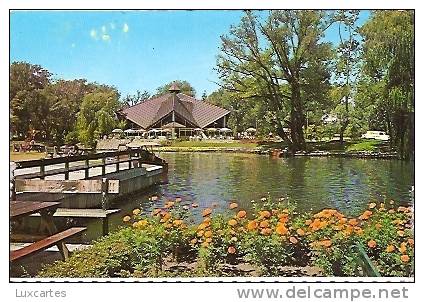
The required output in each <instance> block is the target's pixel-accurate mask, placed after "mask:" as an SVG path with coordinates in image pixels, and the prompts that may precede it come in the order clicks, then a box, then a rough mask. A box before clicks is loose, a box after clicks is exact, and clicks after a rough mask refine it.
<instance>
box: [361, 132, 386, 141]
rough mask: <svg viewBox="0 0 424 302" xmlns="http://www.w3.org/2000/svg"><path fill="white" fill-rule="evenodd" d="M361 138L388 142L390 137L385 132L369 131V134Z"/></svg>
mask: <svg viewBox="0 0 424 302" xmlns="http://www.w3.org/2000/svg"><path fill="white" fill-rule="evenodd" d="M361 138H365V139H376V140H380V141H388V140H389V139H390V136H389V135H387V134H386V132H384V131H367V133H365V134H362V136H361Z"/></svg>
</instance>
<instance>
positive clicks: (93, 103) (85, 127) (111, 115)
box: [76, 91, 119, 147]
mask: <svg viewBox="0 0 424 302" xmlns="http://www.w3.org/2000/svg"><path fill="white" fill-rule="evenodd" d="M118 109H119V102H118V94H117V93H116V92H115V91H110V92H93V93H90V94H87V95H86V96H84V98H83V101H82V104H81V108H80V111H79V113H78V118H77V127H76V132H77V137H78V139H79V141H80V142H82V143H83V144H84V145H86V146H90V147H94V146H95V144H96V139H98V138H100V137H101V136H102V135H105V134H109V133H110V132H111V131H112V130H113V129H114V128H115V127H116V125H117V124H118V121H117V118H116V111H117V110H118Z"/></svg>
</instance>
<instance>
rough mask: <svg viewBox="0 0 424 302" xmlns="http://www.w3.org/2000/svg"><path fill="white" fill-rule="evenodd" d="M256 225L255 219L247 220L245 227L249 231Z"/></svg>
mask: <svg viewBox="0 0 424 302" xmlns="http://www.w3.org/2000/svg"><path fill="white" fill-rule="evenodd" d="M257 227H258V223H257V222H256V221H255V220H251V221H249V223H248V224H247V229H248V230H249V231H253V230H255V229H256V228H257Z"/></svg>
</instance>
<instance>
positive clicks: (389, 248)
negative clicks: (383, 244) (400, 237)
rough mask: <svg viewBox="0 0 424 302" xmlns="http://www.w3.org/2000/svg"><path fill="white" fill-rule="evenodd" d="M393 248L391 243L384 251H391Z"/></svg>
mask: <svg viewBox="0 0 424 302" xmlns="http://www.w3.org/2000/svg"><path fill="white" fill-rule="evenodd" d="M394 250H395V247H394V246H393V245H391V244H390V245H388V246H387V248H386V252H387V253H391V252H393V251H394Z"/></svg>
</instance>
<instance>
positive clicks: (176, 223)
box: [173, 219, 183, 226]
mask: <svg viewBox="0 0 424 302" xmlns="http://www.w3.org/2000/svg"><path fill="white" fill-rule="evenodd" d="M173 224H174V225H175V226H180V225H182V224H183V221H182V220H181V219H177V220H174V223H173Z"/></svg>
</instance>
